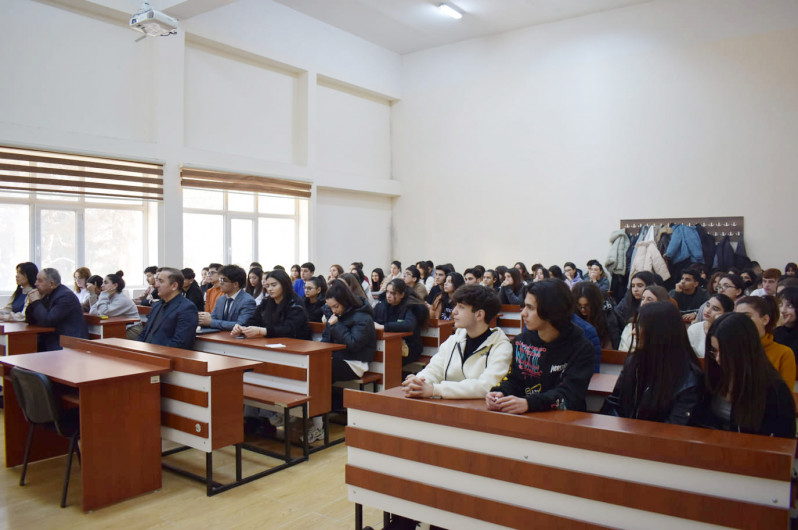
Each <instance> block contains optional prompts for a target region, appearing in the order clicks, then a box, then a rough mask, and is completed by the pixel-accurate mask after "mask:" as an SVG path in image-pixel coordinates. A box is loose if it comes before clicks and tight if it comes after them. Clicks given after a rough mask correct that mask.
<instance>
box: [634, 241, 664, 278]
mask: <svg viewBox="0 0 798 530" xmlns="http://www.w3.org/2000/svg"><path fill="white" fill-rule="evenodd" d="M636 246H637V255H636V256H635V260H634V262H633V263H632V268H631V270H630V271H629V277H630V278H632V277H634V275H635V274H636V273H638V272H640V271H649V272H654V273H656V274H659V275H660V276H662V279H663V280H667V279H669V278H670V277H671V273H670V271H669V270H668V265H667V264H666V263H665V260H664V259H662V255H661V254H660V253H659V251H658V250H657V245H656V243H654V242H653V241H643V242H641V243H638V244H637V245H636Z"/></svg>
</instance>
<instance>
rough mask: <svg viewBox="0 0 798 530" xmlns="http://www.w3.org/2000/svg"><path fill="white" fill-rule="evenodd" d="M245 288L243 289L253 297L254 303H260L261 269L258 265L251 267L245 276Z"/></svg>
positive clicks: (261, 297) (261, 295) (261, 296)
mask: <svg viewBox="0 0 798 530" xmlns="http://www.w3.org/2000/svg"><path fill="white" fill-rule="evenodd" d="M247 279H248V280H249V281H248V282H247V288H246V289H244V290H245V291H246V292H247V293H249V296H251V297H252V298H254V299H255V305H258V304H260V302H261V300H263V294H264V293H265V291H264V290H263V269H262V268H260V267H251V268H250V269H249V274H248V276H247Z"/></svg>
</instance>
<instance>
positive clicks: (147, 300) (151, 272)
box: [133, 265, 158, 306]
mask: <svg viewBox="0 0 798 530" xmlns="http://www.w3.org/2000/svg"><path fill="white" fill-rule="evenodd" d="M157 273H158V267H156V266H155V265H151V266H149V267H147V268H146V269H144V280H145V282H146V283H147V288H146V289H145V290H144V292H143V293H142V294H141V296H137V297H135V298H134V299H133V303H134V304H136V305H144V306H148V305H150V304H152V301H153V299H154V298H157V296H158V289H156V288H155V275H156V274H157Z"/></svg>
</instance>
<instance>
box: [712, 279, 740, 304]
mask: <svg viewBox="0 0 798 530" xmlns="http://www.w3.org/2000/svg"><path fill="white" fill-rule="evenodd" d="M718 293H720V294H725V295H726V296H728V297H729V298H730V299H731V301H732V302H737V300H739V299H740V298H742V297H743V296H745V282H744V281H743V279H742V278H741V277H740V276H738V275H737V274H723V275H721V277H720V279H719V280H718Z"/></svg>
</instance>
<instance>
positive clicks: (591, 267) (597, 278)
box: [583, 259, 610, 293]
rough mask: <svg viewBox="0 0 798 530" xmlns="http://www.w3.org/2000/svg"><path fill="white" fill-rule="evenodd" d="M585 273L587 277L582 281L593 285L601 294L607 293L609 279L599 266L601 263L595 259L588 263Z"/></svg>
mask: <svg viewBox="0 0 798 530" xmlns="http://www.w3.org/2000/svg"><path fill="white" fill-rule="evenodd" d="M587 273H588V276H587V278H585V279H584V280H583V281H589V282H593V283H595V284H596V285H598V288H599V290H600V291H601V292H602V293H606V292H609V290H610V279H609V278H607V275H606V274H605V273H604V267H603V266H602V265H601V262H599V261H598V260H595V259H592V260H590V261H588V262H587Z"/></svg>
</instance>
